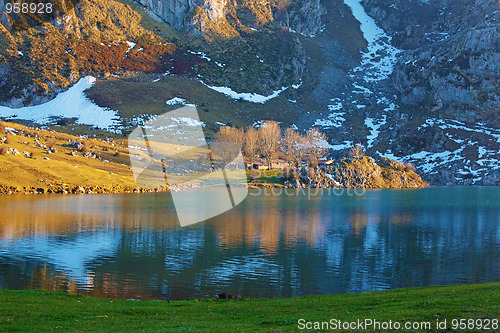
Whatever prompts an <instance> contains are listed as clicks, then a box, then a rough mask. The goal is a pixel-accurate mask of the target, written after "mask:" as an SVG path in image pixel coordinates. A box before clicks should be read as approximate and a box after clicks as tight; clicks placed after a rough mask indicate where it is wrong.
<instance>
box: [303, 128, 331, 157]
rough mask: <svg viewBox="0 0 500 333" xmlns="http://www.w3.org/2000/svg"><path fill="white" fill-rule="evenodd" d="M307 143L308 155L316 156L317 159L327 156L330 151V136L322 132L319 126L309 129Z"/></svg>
mask: <svg viewBox="0 0 500 333" xmlns="http://www.w3.org/2000/svg"><path fill="white" fill-rule="evenodd" d="M306 145H307V151H308V155H309V156H314V157H315V158H316V159H320V158H322V157H325V156H326V154H327V153H328V149H329V147H328V146H329V145H328V138H327V136H326V135H325V133H323V132H321V131H320V130H318V129H317V128H311V129H310V130H308V131H307V134H306Z"/></svg>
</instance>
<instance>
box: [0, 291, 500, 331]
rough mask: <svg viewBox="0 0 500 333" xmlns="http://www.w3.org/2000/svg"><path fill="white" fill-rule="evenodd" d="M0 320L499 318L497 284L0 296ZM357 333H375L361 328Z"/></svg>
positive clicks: (203, 324)
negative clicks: (247, 295) (276, 295)
mask: <svg viewBox="0 0 500 333" xmlns="http://www.w3.org/2000/svg"><path fill="white" fill-rule="evenodd" d="M0 313H1V315H0V330H2V331H15V330H34V331H38V332H40V331H54V330H58V331H62V332H65V331H86V332H87V331H130V332H136V331H147V332H167V331H195V332H295V331H299V329H298V320H299V319H304V320H306V321H308V322H323V321H329V320H330V319H338V320H341V321H343V322H344V321H349V322H350V321H357V320H358V319H360V320H365V319H367V318H371V319H376V320H377V321H379V322H388V321H389V320H392V322H396V321H397V322H401V323H402V324H403V325H404V323H405V322H430V323H431V325H432V329H431V330H430V331H434V332H438V331H441V330H437V329H436V320H438V319H439V321H441V322H442V321H444V319H447V325H448V328H450V330H449V331H457V332H458V331H462V332H464V331H471V330H469V329H467V330H459V329H457V330H453V329H452V326H451V320H453V319H460V318H464V319H475V320H477V319H486V318H489V319H494V318H496V319H498V318H499V316H500V315H499V314H500V283H484V284H473V285H455V286H445V287H424V288H409V289H396V290H389V291H382V292H369V293H361V294H348V295H331V296H306V297H300V298H291V299H254V300H248V299H243V300H200V301H199V300H189V301H173V302H171V303H167V302H163V301H131V300H121V299H113V300H112V299H105V298H92V297H87V296H76V295H69V294H64V293H59V292H45V291H38V290H23V291H15V290H2V291H0ZM316 331H318V330H316ZM353 331H357V330H353ZM358 331H363V332H379V331H380V330H374V329H366V327H365V330H358ZM402 331H405V330H402ZM406 331H408V330H406ZM410 331H417V330H413V329H412V330H410ZM426 331H428V330H426ZM483 331H484V330H483ZM489 331H490V332H494V331H498V329H496V330H495V329H491V330H489Z"/></svg>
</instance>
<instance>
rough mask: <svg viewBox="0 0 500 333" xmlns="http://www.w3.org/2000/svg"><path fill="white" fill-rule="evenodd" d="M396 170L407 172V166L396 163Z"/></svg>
mask: <svg viewBox="0 0 500 333" xmlns="http://www.w3.org/2000/svg"><path fill="white" fill-rule="evenodd" d="M394 168H395V169H396V170H398V171H405V166H404V165H403V164H402V163H397V162H396V163H395V165H394Z"/></svg>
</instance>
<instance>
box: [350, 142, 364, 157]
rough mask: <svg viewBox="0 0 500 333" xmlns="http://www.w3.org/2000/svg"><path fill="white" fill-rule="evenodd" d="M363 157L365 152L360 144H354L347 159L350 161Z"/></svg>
mask: <svg viewBox="0 0 500 333" xmlns="http://www.w3.org/2000/svg"><path fill="white" fill-rule="evenodd" d="M364 156H365V150H364V148H363V146H362V145H361V144H360V143H357V144H355V145H354V146H352V147H351V149H350V150H349V157H350V158H351V159H358V158H362V157H364Z"/></svg>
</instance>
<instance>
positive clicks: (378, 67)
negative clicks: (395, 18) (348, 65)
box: [344, 0, 402, 83]
mask: <svg viewBox="0 0 500 333" xmlns="http://www.w3.org/2000/svg"><path fill="white" fill-rule="evenodd" d="M344 3H345V4H346V5H348V6H349V7H350V8H351V10H352V14H353V15H354V17H355V18H356V20H358V21H359V23H361V27H360V28H361V32H362V33H363V36H364V38H365V39H366V41H367V42H368V47H367V51H365V52H363V54H362V60H361V66H359V67H358V68H356V69H355V70H354V71H357V72H359V71H362V72H363V73H364V81H365V82H367V83H370V82H376V81H380V80H384V79H387V78H388V77H389V75H391V74H392V72H393V71H394V66H395V65H396V62H397V55H398V54H399V53H401V52H402V51H401V50H399V49H397V48H396V47H394V46H392V45H391V39H392V38H391V37H390V36H389V35H387V34H386V33H385V32H384V30H382V29H381V28H380V27H378V26H377V24H376V23H375V20H374V19H373V18H371V17H370V16H368V14H366V12H365V9H364V8H363V6H362V5H361V1H360V0H344Z"/></svg>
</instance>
